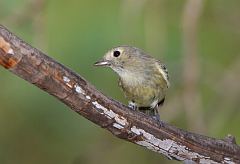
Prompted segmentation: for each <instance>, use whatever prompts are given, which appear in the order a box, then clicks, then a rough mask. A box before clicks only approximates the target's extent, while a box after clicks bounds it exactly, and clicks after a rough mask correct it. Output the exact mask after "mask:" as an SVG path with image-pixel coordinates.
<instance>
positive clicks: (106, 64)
mask: <svg viewBox="0 0 240 164" xmlns="http://www.w3.org/2000/svg"><path fill="white" fill-rule="evenodd" d="M110 65H111V63H110V61H108V60H104V59H101V60H99V61H97V62H96V63H94V66H110Z"/></svg>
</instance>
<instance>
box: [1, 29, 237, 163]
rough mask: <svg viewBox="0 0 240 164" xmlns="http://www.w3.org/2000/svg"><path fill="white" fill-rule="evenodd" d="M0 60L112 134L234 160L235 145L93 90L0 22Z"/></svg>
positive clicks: (174, 151)
mask: <svg viewBox="0 0 240 164" xmlns="http://www.w3.org/2000/svg"><path fill="white" fill-rule="evenodd" d="M0 64H1V65H2V66H3V67H5V68H6V69H8V70H9V71H11V72H12V73H14V74H16V75H17V76H19V77H21V78H23V79H25V80H26V81H28V82H30V83H32V84H34V85H36V86H37V87H39V88H40V89H42V90H44V91H46V92H47V93H49V94H51V95H53V96H54V97H56V98H58V99H59V100H60V101H61V102H63V103H64V104H66V105H67V106H69V107H70V108H71V109H72V110H74V111H75V112H77V113H78V114H80V115H82V116H84V117H85V118H87V119H88V120H90V121H92V122H94V123H95V124H97V125H99V126H101V127H102V128H105V129H107V130H109V131H110V132H112V134H113V135H115V136H117V137H119V138H121V139H124V140H127V141H130V142H132V143H135V144H138V145H141V146H143V147H146V148H148V149H150V150H152V151H155V152H158V153H161V154H164V155H165V156H167V157H168V158H170V159H176V160H181V161H183V160H192V161H195V162H197V163H214V162H215V163H231V162H233V163H240V147H239V146H238V145H236V144H235V143H234V142H232V140H229V139H228V138H229V137H228V138H227V139H225V140H224V139H223V140H218V139H214V138H210V137H205V136H202V135H199V134H194V133H191V132H187V131H184V130H181V129H179V128H176V127H173V126H171V125H168V124H167V123H163V125H162V126H161V127H160V126H159V125H158V123H157V122H156V121H155V120H154V119H152V118H150V117H148V116H146V115H144V114H143V113H141V112H138V111H133V110H130V109H129V108H128V107H126V106H125V105H123V104H121V103H119V102H117V101H115V100H112V99H111V98H108V97H107V96H105V95H103V94H102V93H101V92H99V91H97V90H96V89H95V88H94V86H92V85H91V84H89V83H88V82H87V81H86V80H85V79H83V78H82V77H81V76H79V75H78V74H76V73H74V72H73V71H71V70H70V69H68V68H66V67H65V66H63V65H61V64H60V63H58V62H56V61H54V60H53V59H52V58H50V57H48V56H46V55H45V54H43V53H42V52H41V51H39V50H37V49H35V48H33V47H32V46H30V45H29V44H27V43H25V42H24V41H22V40H21V39H19V38H18V37H17V36H15V35H14V34H13V33H11V32H9V31H8V30H7V29H6V28H5V27H3V26H1V25H0Z"/></svg>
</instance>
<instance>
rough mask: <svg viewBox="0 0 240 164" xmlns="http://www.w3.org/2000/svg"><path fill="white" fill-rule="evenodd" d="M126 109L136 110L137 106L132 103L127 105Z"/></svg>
mask: <svg viewBox="0 0 240 164" xmlns="http://www.w3.org/2000/svg"><path fill="white" fill-rule="evenodd" d="M128 107H129V108H131V109H132V110H137V105H136V104H135V103H134V102H132V101H130V102H129V103H128Z"/></svg>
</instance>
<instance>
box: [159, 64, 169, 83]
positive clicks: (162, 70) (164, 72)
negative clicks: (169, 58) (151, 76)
mask: <svg viewBox="0 0 240 164" xmlns="http://www.w3.org/2000/svg"><path fill="white" fill-rule="evenodd" d="M156 65H157V68H158V71H159V72H160V73H161V74H162V76H163V78H164V80H165V81H166V83H167V86H168V87H169V86H170V82H169V74H168V70H167V67H166V65H165V64H163V63H162V62H161V61H160V60H156Z"/></svg>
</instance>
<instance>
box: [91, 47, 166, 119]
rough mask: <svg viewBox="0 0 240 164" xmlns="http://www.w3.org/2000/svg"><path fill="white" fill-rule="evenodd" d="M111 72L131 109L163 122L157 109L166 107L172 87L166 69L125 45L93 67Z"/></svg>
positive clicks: (106, 55) (134, 48)
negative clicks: (164, 105) (104, 68)
mask: <svg viewBox="0 0 240 164" xmlns="http://www.w3.org/2000/svg"><path fill="white" fill-rule="evenodd" d="M94 65H95V66H104V67H109V68H111V69H112V70H113V71H114V72H116V73H117V75H118V76H119V80H118V84H119V86H120V88H121V89H122V91H123V93H124V95H125V97H126V99H128V100H129V104H128V106H129V107H130V108H131V109H133V110H139V111H141V112H143V113H145V114H147V115H149V116H151V117H153V118H154V119H156V120H157V121H160V115H159V112H158V109H159V108H160V106H162V105H163V104H164V101H165V97H166V92H167V89H168V88H169V86H170V82H169V75H168V70H167V68H166V65H165V64H163V63H162V62H161V61H160V60H158V59H155V58H154V57H152V56H150V55H148V54H147V53H146V52H144V51H143V50H141V49H139V48H137V47H133V46H128V45H123V46H117V47H114V48H112V49H110V50H109V51H107V53H106V54H105V55H104V56H103V58H102V59H100V60H99V61H97V62H95V63H94Z"/></svg>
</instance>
